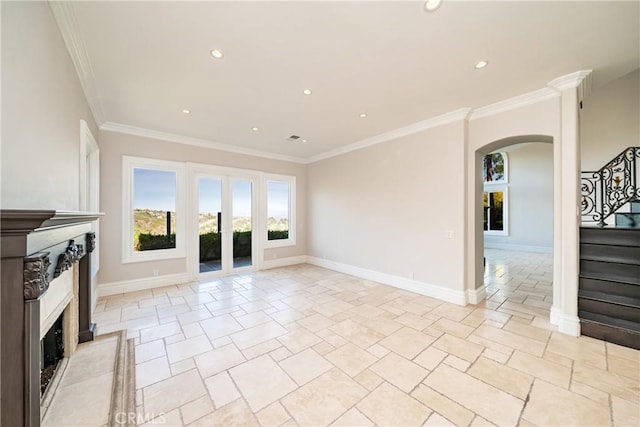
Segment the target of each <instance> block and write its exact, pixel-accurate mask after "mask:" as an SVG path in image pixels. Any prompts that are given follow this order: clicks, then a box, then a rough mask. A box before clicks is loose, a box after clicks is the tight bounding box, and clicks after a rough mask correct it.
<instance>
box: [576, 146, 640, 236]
mask: <svg viewBox="0 0 640 427" xmlns="http://www.w3.org/2000/svg"><path fill="white" fill-rule="evenodd" d="M639 158H640V147H628V148H626V149H625V150H624V151H622V152H621V153H620V154H618V155H617V156H616V157H614V158H613V159H612V160H611V161H610V162H609V163H607V164H606V165H604V166H603V167H602V168H600V170H598V171H584V172H582V176H581V185H580V192H581V196H582V212H581V215H582V222H583V223H584V222H595V223H597V225H599V226H601V227H604V226H605V225H607V223H606V219H607V218H608V217H609V216H611V215H612V214H614V213H615V212H616V211H617V210H618V209H620V208H621V207H622V206H624V205H625V204H627V203H629V202H633V201H636V200H640V187H638V184H639V183H638V175H640V160H639Z"/></svg>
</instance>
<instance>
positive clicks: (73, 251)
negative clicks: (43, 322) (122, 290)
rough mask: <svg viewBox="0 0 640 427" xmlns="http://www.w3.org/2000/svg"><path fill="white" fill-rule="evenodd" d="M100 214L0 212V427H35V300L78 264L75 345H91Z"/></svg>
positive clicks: (37, 380)
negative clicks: (95, 224)
mask: <svg viewBox="0 0 640 427" xmlns="http://www.w3.org/2000/svg"><path fill="white" fill-rule="evenodd" d="M101 215H102V214H100V213H93V212H73V211H55V210H14V209H2V210H0V235H1V240H0V250H1V252H0V254H1V257H2V270H1V277H2V281H1V282H0V361H1V362H0V425H2V426H5V425H7V426H21V425H24V426H39V425H40V298H41V297H42V296H43V295H45V293H46V292H47V290H48V289H49V286H51V285H52V284H55V278H56V277H58V276H59V275H60V274H61V273H62V272H63V271H65V270H66V269H69V268H71V267H72V266H73V264H74V263H76V262H78V263H79V264H78V268H79V295H78V298H79V321H78V323H79V325H78V326H79V331H80V332H79V336H78V341H79V342H86V341H90V340H92V339H93V334H94V330H95V324H92V323H91V256H87V255H88V254H90V253H91V252H93V249H94V248H95V234H94V233H93V232H92V224H91V223H92V222H94V221H96V220H97V219H98V218H99V217H100V216H101Z"/></svg>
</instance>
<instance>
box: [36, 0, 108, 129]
mask: <svg viewBox="0 0 640 427" xmlns="http://www.w3.org/2000/svg"><path fill="white" fill-rule="evenodd" d="M49 7H50V8H51V11H52V12H53V16H54V18H55V20H56V23H57V24H58V28H59V30H60V34H61V35H62V39H63V40H64V44H65V45H66V46H67V51H68V52H69V56H70V57H71V61H72V62H73V65H74V67H75V69H76V74H77V75H78V79H79V80H80V85H81V86H82V90H83V91H84V96H85V98H86V99H87V103H88V104H89V109H90V110H91V113H92V114H93V119H94V120H95V121H96V124H98V125H100V124H102V123H104V122H105V115H104V109H103V108H102V103H101V102H100V94H99V93H98V88H97V86H96V83H95V75H94V73H93V68H92V66H91V61H90V60H89V55H88V54H87V50H86V48H85V46H84V43H83V42H82V39H81V38H80V35H79V32H78V25H77V21H76V17H75V14H74V13H73V6H72V2H67V1H53V0H50V1H49Z"/></svg>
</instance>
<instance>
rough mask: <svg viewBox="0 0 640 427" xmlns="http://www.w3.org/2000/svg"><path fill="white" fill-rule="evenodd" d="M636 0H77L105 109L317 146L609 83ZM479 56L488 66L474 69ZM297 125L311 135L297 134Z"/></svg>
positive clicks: (633, 34)
mask: <svg viewBox="0 0 640 427" xmlns="http://www.w3.org/2000/svg"><path fill="white" fill-rule="evenodd" d="M639 5H640V3H639V2H637V1H631V2H611V1H603V2H589V1H577V2H549V1H538V2H522V1H515V2H485V1H470V2H460V1H451V0H449V1H447V0H444V4H443V5H442V7H441V8H440V9H438V10H437V11H436V12H435V13H428V12H426V11H424V8H423V2H422V1H389V2H372V1H369V2H363V1H359V2H344V1H341V2H332V1H316V2H303V1H300V2H270V1H260V2H243V1H235V2H97V1H91V2H73V3H68V4H66V6H65V7H67V11H68V12H69V11H70V12H71V15H69V16H74V17H75V23H74V22H72V21H71V25H67V27H68V28H67V31H68V30H71V33H72V34H73V35H74V36H75V38H76V43H77V42H78V41H79V42H80V43H79V44H78V45H79V46H80V48H82V45H84V49H85V50H86V52H87V57H88V62H89V64H90V67H87V64H85V69H90V70H92V73H91V72H89V73H86V72H85V73H82V72H81V73H80V74H84V75H83V76H82V77H81V78H82V80H83V85H84V87H85V91H87V92H88V93H87V96H88V98H89V100H90V103H91V104H92V109H93V111H94V114H95V115H96V116H97V119H98V120H99V121H101V122H109V123H116V124H120V125H127V126H133V127H137V128H143V129H149V130H153V131H160V132H167V133H171V134H178V135H184V136H186V137H191V138H198V139H203V140H207V141H212V142H215V143H222V144H228V145H231V146H234V147H242V148H243V149H244V148H246V149H253V150H260V151H262V152H268V153H273V154H277V155H287V156H293V157H296V158H309V157H311V156H314V155H318V154H320V153H325V152H327V151H330V150H335V149H337V148H339V147H341V146H345V145H347V144H352V143H354V142H357V141H361V140H363V139H366V138H371V137H373V136H376V135H379V134H381V133H384V132H388V131H391V130H394V129H397V128H400V127H403V126H407V125H410V124H412V123H415V122H419V121H422V120H425V119H428V118H430V117H434V116H437V115H440V114H444V113H447V112H450V111H453V110H456V109H459V108H462V107H473V108H476V107H481V106H484V105H487V104H491V103H494V102H497V101H500V100H503V99H507V98H510V97H513V96H516V95H520V94H524V93H527V92H530V91H534V90H537V89H540V88H544V87H545V86H546V84H547V83H548V82H550V81H551V80H553V79H555V78H557V77H560V76H563V75H566V74H569V73H572V72H575V71H578V70H589V69H591V70H593V80H592V81H593V86H594V88H597V87H598V86H601V85H603V84H605V83H607V82H609V81H611V80H613V79H616V78H618V77H620V76H622V75H624V74H626V73H628V72H630V71H632V70H634V69H636V68H638V66H639V63H640V34H639V15H640V9H639ZM67 24H69V23H67ZM63 33H64V30H63ZM77 48H78V47H77V46H76V49H77ZM211 49H219V50H221V51H222V52H224V55H225V56H224V58H223V59H222V60H215V59H213V58H212V57H211V56H210V55H209V51H210V50H211ZM80 50H82V49H80ZM72 56H73V55H72ZM86 59H87V58H85V60H86ZM480 59H486V60H488V61H489V66H488V67H486V68H485V69H482V70H475V69H474V64H475V63H476V62H477V61H478V60H480ZM85 71H86V70H85ZM306 88H310V89H312V90H313V94H312V95H311V96H305V95H303V93H302V91H303V89H306ZM185 108H186V109H189V110H190V111H191V114H189V115H186V114H183V113H182V109H185ZM363 112H364V113H367V114H368V117H367V118H366V119H362V118H360V117H359V114H360V113H363ZM100 124H103V123H99V125H100ZM254 126H256V127H258V128H259V131H258V132H254V131H252V127H254ZM292 134H296V135H300V136H301V137H302V138H305V139H307V140H308V142H307V143H301V142H297V143H296V142H289V141H287V140H286V138H287V137H288V136H289V135H292Z"/></svg>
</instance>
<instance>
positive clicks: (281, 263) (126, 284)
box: [98, 255, 486, 306]
mask: <svg viewBox="0 0 640 427" xmlns="http://www.w3.org/2000/svg"><path fill="white" fill-rule="evenodd" d="M304 263H308V264H312V265H316V266H318V267H323V268H326V269H329V270H333V271H338V272H340V273H345V274H349V275H351V276H355V277H359V278H361V279H365V280H372V281H374V282H378V283H382V284H384V285H388V286H393V287H395V288H399V289H404V290H405V291H410V292H415V293H417V294H420V295H424V296H428V297H431V298H436V299H439V300H442V301H446V302H450V303H452V304H457V305H462V306H464V305H466V304H467V303H471V304H477V303H479V302H480V301H482V300H483V299H484V298H485V296H486V293H485V288H484V286H482V287H480V288H477V289H475V290H467V291H457V290H453V289H448V288H445V287H442V286H437V285H432V284H430V283H424V282H420V281H417V280H411V279H405V278H404V277H400V276H394V275H392V274H386V273H380V272H378V271H374V270H368V269H366V268H361V267H355V266H353V265H349V264H343V263H340V262H336V261H330V260H326V259H322V258H316V257H313V256H306V255H300V256H294V257H288V258H280V259H272V260H264V261H263V262H262V269H263V270H268V269H272V268H279V267H287V266H290V265H297V264H304ZM189 281H190V280H189V276H188V274H187V273H186V272H185V273H178V274H168V275H164V276H157V277H145V278H142V279H133V280H123V281H120V282H111V283H101V284H99V285H98V296H99V297H105V296H110V295H117V294H122V293H125V292H136V291H143V290H146V289H154V288H159V287H162V286H169V285H179V284H183V283H188V282H189Z"/></svg>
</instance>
